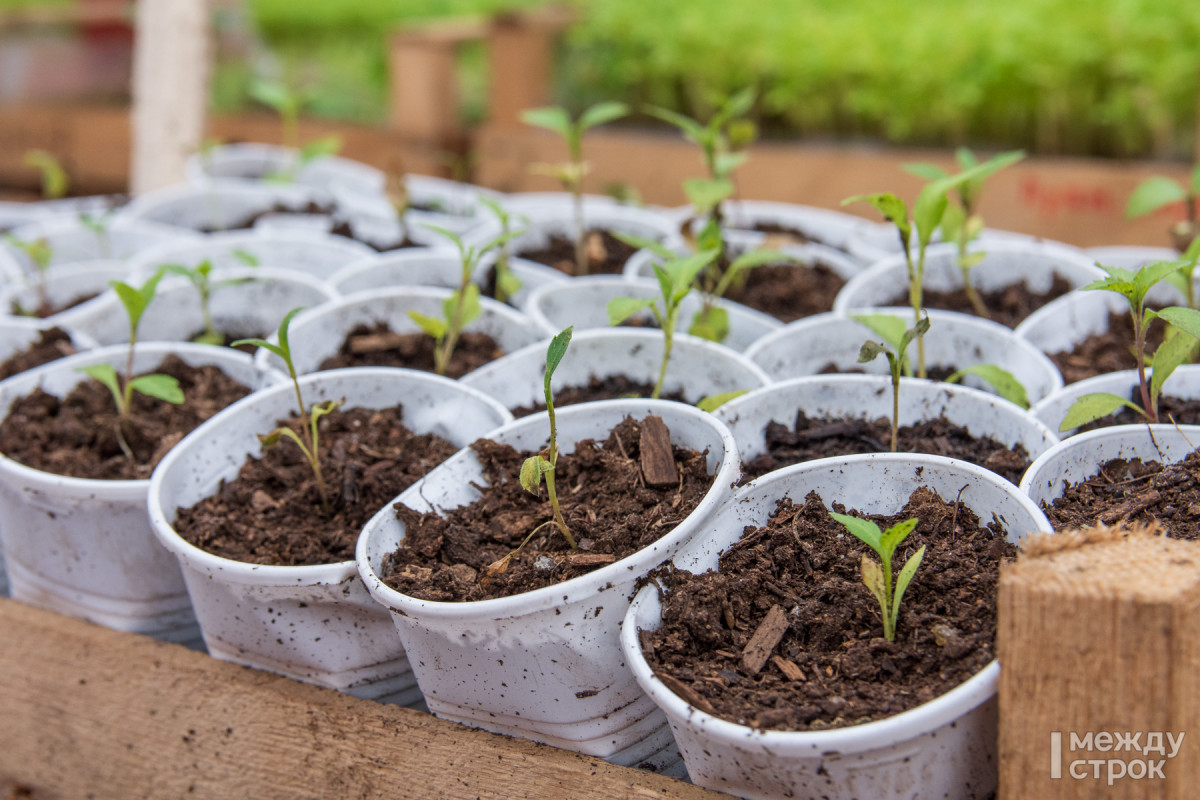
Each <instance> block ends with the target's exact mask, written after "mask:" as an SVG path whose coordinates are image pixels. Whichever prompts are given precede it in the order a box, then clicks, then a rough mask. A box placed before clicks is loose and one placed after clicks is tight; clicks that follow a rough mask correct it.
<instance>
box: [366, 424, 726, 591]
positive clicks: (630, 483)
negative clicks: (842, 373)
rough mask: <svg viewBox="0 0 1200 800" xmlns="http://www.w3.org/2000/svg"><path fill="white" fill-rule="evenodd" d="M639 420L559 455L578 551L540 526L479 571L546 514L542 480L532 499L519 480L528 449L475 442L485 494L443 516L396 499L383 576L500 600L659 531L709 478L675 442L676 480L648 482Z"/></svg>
mask: <svg viewBox="0 0 1200 800" xmlns="http://www.w3.org/2000/svg"><path fill="white" fill-rule="evenodd" d="M642 425H643V423H641V422H637V421H635V420H633V419H632V418H626V419H625V420H624V421H623V422H621V423H620V424H619V425H618V426H617V427H615V428H614V429H613V430H612V433H611V434H610V435H609V437H608V439H607V440H605V441H604V442H603V443H599V442H596V441H593V440H591V439H585V440H583V441H581V442H579V443H577V444H576V446H575V452H574V453H573V454H571V455H565V454H564V455H560V456H559V458H558V466H557V469H556V474H557V478H556V480H555V484H556V488H557V494H558V498H559V503H560V506H561V508H562V514H563V517H564V518H565V519H566V522H567V527H568V528H569V529H570V530H571V532H572V533H573V535H574V536H575V537H576V539H577V540H578V543H579V547H580V549H579V550H578V551H572V550H571V549H569V548H568V547H567V545H566V542H565V541H564V539H563V537H562V535H561V534H559V533H558V531H557V529H556V528H554V526H553V525H548V526H545V527H543V528H541V530H540V532H539V533H538V534H537V535H535V536H534V537H533V538H532V539H531V540H530V541H529V543H528V544H527V545H526V546H525V548H524V549H523V550H522V551H521V552H520V553H519V554H517V555H515V556H513V557H512V558H511V559H510V561H509V564H508V567H507V569H506V570H505V571H504V572H493V573H489V572H488V567H489V566H490V565H492V564H494V563H495V562H497V561H499V560H500V559H502V558H504V557H505V556H507V555H508V554H510V553H511V552H512V551H513V549H514V548H516V547H517V546H518V545H519V544H520V543H521V541H522V540H523V539H524V538H525V537H526V536H527V535H528V534H529V533H530V532H531V531H533V530H534V529H535V528H537V526H539V525H541V524H542V523H544V522H546V521H548V520H550V519H551V518H552V511H551V508H550V503H549V501H548V499H547V494H546V489H545V487H544V486H543V487H542V490H541V492H540V494H539V495H537V496H534V495H532V494H530V493H529V492H526V491H525V490H524V489H523V488H521V484H520V481H519V480H518V475H519V473H520V470H521V464H522V463H523V462H524V460H525V459H526V458H527V457H528V456H530V455H533V454H532V453H518V452H516V451H515V450H513V449H512V448H511V447H509V446H507V445H501V444H496V443H495V442H492V441H490V440H486V439H481V440H479V441H477V442H475V444H473V445H472V448H473V449H474V450H475V452H476V453H477V454H478V456H479V458H480V460H481V462H482V463H483V465H484V472H485V476H486V481H487V484H488V487H489V488H487V489H486V491H485V495H484V497H483V498H482V499H481V500H478V501H476V502H474V503H472V504H470V505H466V506H462V507H460V508H456V509H453V510H451V511H450V512H449V513H448V514H447V516H446V517H444V518H443V517H440V516H438V515H437V514H424V513H421V512H418V511H414V510H412V509H410V508H408V507H406V506H403V505H399V504H397V506H396V515H397V516H398V517H399V518H400V520H401V521H402V522H403V523H404V524H405V527H406V529H407V533H406V534H405V538H404V542H403V547H401V548H400V549H399V550H397V551H396V552H395V553H393V554H391V555H389V556H388V557H386V558H385V559H384V565H383V577H384V580H385V581H386V582H387V584H388V585H389V586H391V587H392V588H394V589H396V590H398V591H401V592H404V593H405V594H408V595H411V596H413V597H419V598H422V599H425V600H435V601H469V600H486V599H489V598H494V597H507V596H510V595H514V594H520V593H521V592H527V591H531V590H533V589H538V588H541V587H543V586H551V585H553V584H556V583H560V582H562V581H565V580H568V579H570V578H575V577H578V576H580V575H584V574H586V573H588V572H591V571H593V570H595V569H599V568H600V567H602V566H605V565H606V564H610V563H613V562H614V561H617V560H620V559H622V558H624V557H626V556H628V555H631V554H632V553H635V552H637V551H638V550H641V549H642V548H643V547H646V546H647V545H649V544H651V543H652V542H654V541H656V540H658V539H660V538H662V537H663V536H664V535H665V534H666V533H668V532H669V531H670V530H671V529H672V528H674V527H675V526H676V525H678V524H679V522H681V521H682V520H683V519H684V517H686V516H687V515H688V514H690V513H691V511H692V510H693V509H694V508H695V507H696V506H697V505H698V504H699V503H700V501H701V500H702V499H703V497H704V495H705V493H706V492H708V490H709V488H710V487H711V486H712V477H711V476H710V475H709V474H708V470H707V468H706V465H705V456H704V454H703V453H698V452H695V451H693V450H685V449H683V448H679V447H675V448H673V453H672V455H673V457H674V461H675V464H676V466H677V468H678V471H679V476H680V477H679V482H678V483H677V484H674V485H671V486H666V487H663V488H654V487H652V486H650V485H648V483H647V481H646V480H645V478H644V476H643V472H642V468H641V466H640V459H641V457H642V452H641V448H640V437H641V430H642Z"/></svg>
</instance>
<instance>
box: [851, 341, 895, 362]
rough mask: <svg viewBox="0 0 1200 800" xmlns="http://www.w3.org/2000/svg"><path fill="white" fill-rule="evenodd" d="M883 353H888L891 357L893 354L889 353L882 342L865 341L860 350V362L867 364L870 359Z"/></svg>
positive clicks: (872, 359)
mask: <svg viewBox="0 0 1200 800" xmlns="http://www.w3.org/2000/svg"><path fill="white" fill-rule="evenodd" d="M881 353H887V354H888V356H889V357H890V356H891V353H888V351H887V348H886V347H885V346H884V345H883V343H882V342H871V341H866V342H863V345H862V347H861V348H859V350H858V363H860V364H866V363H867V362H868V361H874V360H875V359H876V358H878V357H879V356H880V354H881Z"/></svg>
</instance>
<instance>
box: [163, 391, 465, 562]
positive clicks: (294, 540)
mask: <svg viewBox="0 0 1200 800" xmlns="http://www.w3.org/2000/svg"><path fill="white" fill-rule="evenodd" d="M402 418H403V414H402V412H401V408H400V407H399V406H397V407H396V408H389V409H384V410H380V411H376V410H372V409H365V408H352V409H348V410H346V411H341V410H339V411H335V412H334V413H332V414H330V415H328V416H326V417H322V419H321V428H320V436H319V439H318V441H319V449H320V459H321V474H322V476H323V477H324V479H325V481H326V485H327V486H328V487H329V505H330V513H328V514H327V513H325V512H324V511H323V510H322V508H321V500H320V494H319V492H318V490H317V485H316V479H315V478H314V477H313V472H312V468H311V467H309V464H308V461H307V460H306V459H305V457H304V454H303V453H302V452H301V451H300V448H299V447H297V446H296V445H295V443H294V442H291V441H288V440H286V439H285V440H281V441H280V443H279V444H277V445H276V446H274V447H269V448H265V449H264V450H263V455H262V458H249V459H247V460H246V463H245V464H243V465H242V468H241V470H240V471H239V472H238V476H237V478H235V479H234V480H232V481H230V482H228V483H224V484H222V485H221V488H220V490H219V491H218V492H217V494H215V495H213V496H212V497H207V498H205V499H204V500H202V501H200V502H199V503H197V504H196V505H195V506H193V507H192V508H187V509H182V508H181V509H179V515H178V517H177V518H176V521H175V529H176V530H177V531H178V532H179V534H180V535H181V536H182V537H183V538H184V539H186V540H187V541H189V542H191V543H192V544H194V545H196V546H197V547H199V548H201V549H203V550H206V551H208V552H210V553H214V554H216V555H218V556H222V557H224V558H230V559H233V560H235V561H242V562H248V563H251V564H276V565H283V566H298V565H305V564H331V563H337V562H340V561H348V560H351V559H353V558H354V546H355V543H356V542H357V541H358V534H359V533H360V532H361V531H362V527H363V525H365V524H366V522H367V520H369V519H370V518H371V517H372V516H374V515H375V513H376V512H377V511H379V509H381V508H383V507H384V506H386V505H387V504H388V503H389V502H390V501H391V500H392V499H394V498H395V497H396V495H398V494H400V493H401V492H402V491H404V490H405V489H407V488H408V487H409V486H410V485H412V484H413V483H415V482H416V481H417V480H418V479H419V478H421V477H422V476H423V475H425V474H426V473H427V472H429V471H430V470H432V469H433V468H434V467H436V466H437V465H438V464H440V463H441V462H443V461H445V460H446V459H447V458H449V457H450V456H451V455H453V454H454V452H455V451H456V450H457V449H458V448H456V447H455V446H454V445H453V444H451V443H450V442H448V441H446V440H445V439H442V438H440V437H438V436H435V435H433V434H423V435H418V434H415V433H413V432H412V431H410V430H409V429H408V428H406V427H405V426H404V425H403V423H402V422H401V419H402ZM280 424H286V425H288V426H289V427H291V428H292V429H293V430H295V431H297V432H298V433H299V432H300V428H301V425H302V424H303V423H302V421H301V420H300V418H299V417H293V418H291V419H288V420H281V422H280ZM264 433H266V431H264Z"/></svg>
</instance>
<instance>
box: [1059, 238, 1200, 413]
mask: <svg viewBox="0 0 1200 800" xmlns="http://www.w3.org/2000/svg"><path fill="white" fill-rule="evenodd" d="M1097 266H1099V267H1100V269H1102V270H1104V271H1105V272H1106V273H1108V277H1106V278H1103V279H1101V280H1098V281H1093V282H1092V283H1089V284H1088V285H1087V286H1084V287H1083V290H1085V291H1090V290H1106V291H1110V292H1116V293H1117V294H1119V295H1121V296H1122V297H1124V298H1125V302H1126V304H1127V305H1128V306H1129V316H1130V320H1131V322H1132V323H1133V352H1134V358H1135V359H1136V360H1137V375H1138V393H1139V394H1140V396H1141V400H1142V404H1141V405H1140V406H1139V405H1138V404H1136V403H1133V402H1131V401H1130V400H1128V399H1126V398H1124V397H1121V396H1120V395H1115V394H1109V393H1107V392H1095V393H1092V394H1085V395H1083V396H1082V397H1080V398H1079V399H1078V400H1076V401H1075V402H1074V403H1073V404H1072V405H1071V407H1070V408H1069V409H1067V414H1066V416H1065V417H1064V418H1063V421H1062V424H1061V425H1060V426H1059V430H1063V431H1066V430H1070V429H1072V428H1076V427H1078V426H1080V425H1084V424H1087V423H1089V422H1092V421H1093V420H1097V419H1099V418H1100V417H1104V416H1107V415H1109V414H1111V413H1113V412H1114V411H1116V410H1117V409H1119V408H1121V407H1122V406H1124V407H1126V408H1130V409H1132V410H1134V411H1136V412H1138V413H1139V414H1141V415H1142V416H1143V417H1145V418H1146V421H1147V422H1158V398H1159V396H1160V395H1161V394H1162V387H1163V384H1164V383H1165V382H1166V380H1167V378H1169V377H1170V376H1171V373H1172V372H1174V371H1175V369H1176V368H1177V367H1178V366H1179V365H1180V364H1183V363H1184V362H1186V361H1190V360H1191V359H1192V358H1194V357H1195V355H1196V349H1197V345H1196V339H1197V338H1200V311H1196V310H1195V309H1191V308H1178V307H1174V308H1164V309H1163V310H1161V311H1158V312H1156V311H1154V310H1153V309H1149V308H1147V307H1146V295H1147V294H1148V293H1149V291H1150V289H1151V288H1152V287H1153V286H1154V285H1155V284H1157V283H1158V282H1159V281H1162V280H1164V279H1166V278H1168V277H1170V276H1171V275H1172V274H1175V273H1178V272H1179V270H1180V268H1181V267H1183V266H1184V265H1183V264H1182V263H1181V262H1179V261H1160V262H1157V263H1154V264H1148V265H1146V266H1144V267H1142V268H1141V269H1139V270H1137V271H1136V272H1130V271H1129V270H1125V269H1120V268H1119V267H1107V266H1105V265H1103V264H1098V265H1097ZM1156 317H1161V318H1162V319H1164V320H1165V321H1166V322H1167V323H1169V324H1170V325H1173V326H1175V328H1177V329H1178V330H1179V331H1181V332H1182V333H1180V334H1179V335H1175V336H1168V337H1166V338H1165V339H1164V340H1163V343H1162V344H1161V345H1159V348H1158V350H1156V351H1155V352H1154V356H1153V358H1152V360H1151V377H1150V379H1149V380H1147V379H1146V333H1147V331H1148V329H1149V327H1150V323H1151V322H1153V321H1154V319H1155V318H1156Z"/></svg>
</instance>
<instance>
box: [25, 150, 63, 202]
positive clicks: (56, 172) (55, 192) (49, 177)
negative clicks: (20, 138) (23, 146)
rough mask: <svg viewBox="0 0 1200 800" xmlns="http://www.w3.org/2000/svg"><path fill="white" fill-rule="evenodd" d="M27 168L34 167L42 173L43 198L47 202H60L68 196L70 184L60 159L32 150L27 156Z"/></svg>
mask: <svg viewBox="0 0 1200 800" xmlns="http://www.w3.org/2000/svg"><path fill="white" fill-rule="evenodd" d="M25 166H27V167H33V168H34V169H36V170H39V171H40V172H41V173H42V197H43V198H44V199H46V200H58V199H59V198H62V197H66V196H67V188H68V186H69V185H70V182H69V181H68V179H67V171H66V170H65V169H63V168H62V164H60V163H58V159H56V158H55V157H54V156H52V155H50V154H49V153H47V152H46V151H45V150H30V151H29V152H27V153H26V154H25Z"/></svg>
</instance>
